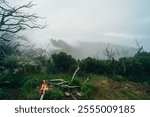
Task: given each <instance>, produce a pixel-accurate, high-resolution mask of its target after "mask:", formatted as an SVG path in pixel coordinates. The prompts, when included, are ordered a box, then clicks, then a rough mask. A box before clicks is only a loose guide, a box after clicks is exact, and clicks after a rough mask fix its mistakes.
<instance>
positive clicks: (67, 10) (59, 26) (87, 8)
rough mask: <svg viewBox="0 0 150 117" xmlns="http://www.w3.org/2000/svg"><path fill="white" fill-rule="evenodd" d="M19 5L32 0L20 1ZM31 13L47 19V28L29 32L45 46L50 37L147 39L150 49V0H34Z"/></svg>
mask: <svg viewBox="0 0 150 117" xmlns="http://www.w3.org/2000/svg"><path fill="white" fill-rule="evenodd" d="M16 1H18V2H19V4H23V3H27V2H28V1H30V0H16ZM33 3H35V4H37V5H36V6H35V7H34V8H33V9H32V10H31V11H30V12H35V13H38V15H40V16H43V17H45V18H46V22H47V25H48V26H47V28H46V29H44V30H43V31H40V30H33V31H29V32H28V34H29V36H28V37H30V38H31V39H32V41H33V42H36V43H38V44H41V45H42V44H43V45H45V44H46V43H47V42H48V41H49V39H50V38H55V39H62V40H64V41H67V42H69V43H74V42H75V41H77V40H80V41H103V42H107V43H117V44H121V45H128V46H132V45H134V44H135V43H134V39H135V38H138V39H140V40H142V41H143V44H144V46H145V49H146V50H150V47H149V45H148V43H150V40H149V38H150V35H149V34H150V27H149V26H150V14H149V11H150V7H149V4H150V0H33Z"/></svg>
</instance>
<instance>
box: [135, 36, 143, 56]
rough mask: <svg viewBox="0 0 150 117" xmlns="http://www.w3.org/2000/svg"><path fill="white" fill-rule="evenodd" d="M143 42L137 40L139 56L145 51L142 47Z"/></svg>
mask: <svg viewBox="0 0 150 117" xmlns="http://www.w3.org/2000/svg"><path fill="white" fill-rule="evenodd" d="M141 42H142V41H139V40H137V39H135V43H136V45H137V54H139V53H141V52H142V51H143V46H141V45H140V44H141Z"/></svg>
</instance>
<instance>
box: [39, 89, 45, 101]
mask: <svg viewBox="0 0 150 117" xmlns="http://www.w3.org/2000/svg"><path fill="white" fill-rule="evenodd" d="M44 96H45V90H43V93H42V95H41V98H40V100H43V98H44Z"/></svg>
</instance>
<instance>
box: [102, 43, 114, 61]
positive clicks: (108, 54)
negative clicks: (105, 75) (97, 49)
mask: <svg viewBox="0 0 150 117" xmlns="http://www.w3.org/2000/svg"><path fill="white" fill-rule="evenodd" d="M109 46H110V45H109V44H108V45H107V47H106V49H105V50H104V51H103V54H104V55H105V56H106V57H107V58H108V59H110V60H112V59H113V58H114V57H115V52H113V50H112V48H109Z"/></svg>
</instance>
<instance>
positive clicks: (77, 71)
mask: <svg viewBox="0 0 150 117" xmlns="http://www.w3.org/2000/svg"><path fill="white" fill-rule="evenodd" d="M79 69H80V68H79V66H78V67H77V69H76V70H75V72H74V73H73V76H72V79H71V82H73V80H74V77H75V75H76V73H77V72H78V70H79Z"/></svg>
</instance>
